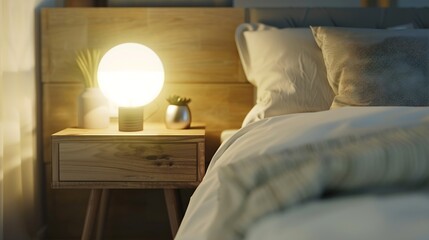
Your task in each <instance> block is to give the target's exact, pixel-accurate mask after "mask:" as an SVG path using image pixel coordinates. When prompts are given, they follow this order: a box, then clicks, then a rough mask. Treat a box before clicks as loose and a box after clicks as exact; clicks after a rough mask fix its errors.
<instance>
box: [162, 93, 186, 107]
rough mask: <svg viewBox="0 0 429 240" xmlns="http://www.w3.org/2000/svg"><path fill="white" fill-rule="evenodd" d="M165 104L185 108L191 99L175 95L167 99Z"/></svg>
mask: <svg viewBox="0 0 429 240" xmlns="http://www.w3.org/2000/svg"><path fill="white" fill-rule="evenodd" d="M167 102H168V103H170V104H171V105H178V106H185V105H188V103H190V102H191V99H190V98H186V97H180V96H177V95H172V96H169V97H168V98H167Z"/></svg>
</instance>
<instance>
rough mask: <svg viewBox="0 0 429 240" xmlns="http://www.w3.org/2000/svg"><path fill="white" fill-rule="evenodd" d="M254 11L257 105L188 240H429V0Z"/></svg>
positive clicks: (249, 45) (209, 184) (197, 201)
mask: <svg viewBox="0 0 429 240" xmlns="http://www.w3.org/2000/svg"><path fill="white" fill-rule="evenodd" d="M247 16H248V21H246V22H245V23H243V24H240V25H239V26H237V30H236V42H237V48H238V52H239V53H240V58H241V62H242V65H243V68H244V71H245V74H246V76H247V79H248V80H249V81H250V82H251V83H252V84H253V85H254V86H255V87H256V90H257V94H256V96H257V98H256V103H255V105H254V107H253V108H252V110H250V111H249V113H248V114H247V116H246V118H245V119H244V121H243V124H242V127H241V128H240V129H239V130H237V131H233V132H232V134H231V135H230V136H228V137H225V138H224V141H223V143H222V145H221V146H220V148H219V149H218V150H217V152H216V154H215V155H214V157H213V158H212V160H211V162H210V165H209V167H208V170H207V173H206V176H205V178H204V180H203V181H202V183H201V184H200V185H199V187H198V188H197V189H196V191H195V193H194V194H193V196H192V198H191V201H190V203H189V206H188V209H187V211H186V214H185V216H184V219H183V221H182V224H181V226H180V228H179V232H178V233H177V235H176V239H231V240H232V239H295V240H297V239H330V240H332V239H429V228H428V227H427V226H429V149H428V146H429V107H428V106H429V31H428V30H427V29H426V28H428V26H429V9H427V8H421V9H376V8H369V9H343V8H341V9H340V8H330V9H327V8H311V9H308V8H285V9H248V10H247ZM230 133H231V132H230Z"/></svg>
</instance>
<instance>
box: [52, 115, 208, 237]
mask: <svg viewBox="0 0 429 240" xmlns="http://www.w3.org/2000/svg"><path fill="white" fill-rule="evenodd" d="M204 149H205V127H204V125H202V124H200V125H198V124H197V125H192V127H191V128H190V129H183V130H170V129H166V128H165V126H164V124H161V123H158V124H156V123H145V125H144V130H143V131H138V132H120V131H118V127H117V124H116V123H115V124H113V123H112V124H111V126H110V127H109V128H107V129H80V128H67V129H64V130H62V131H60V132H57V133H55V134H53V135H52V187H53V188H74V189H77V188H82V189H88V188H89V189H92V190H91V194H90V198H89V201H88V208H87V212H86V217H85V224H84V228H83V233H82V239H90V238H91V234H92V232H93V228H94V225H95V223H97V226H96V228H97V232H96V235H97V237H96V238H101V234H102V228H103V224H104V217H105V209H106V207H107V206H106V205H107V198H108V194H109V189H124V188H141V189H143V188H163V189H164V195H165V201H166V205H167V212H168V217H169V220H170V227H171V232H172V235H173V237H174V236H175V234H176V232H177V230H178V228H179V224H180V221H181V211H180V210H179V204H178V192H177V189H179V188H195V187H197V186H198V184H199V183H200V182H201V180H202V179H203V176H204V174H205V162H204Z"/></svg>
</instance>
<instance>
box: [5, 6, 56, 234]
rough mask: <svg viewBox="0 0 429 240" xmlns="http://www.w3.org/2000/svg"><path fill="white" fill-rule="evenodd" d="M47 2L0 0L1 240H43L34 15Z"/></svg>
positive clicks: (35, 15)
mask: <svg viewBox="0 0 429 240" xmlns="http://www.w3.org/2000/svg"><path fill="white" fill-rule="evenodd" d="M51 2H54V3H55V0H50V1H43V0H0V160H1V161H0V180H1V182H0V190H1V196H0V202H1V209H0V217H1V219H0V221H1V226H0V228H1V229H0V233H1V236H0V239H22V240H25V239H42V238H43V232H44V225H43V204H42V199H43V198H42V195H43V189H42V186H43V184H42V183H43V181H42V179H43V176H42V173H43V171H42V169H43V161H42V159H41V157H38V152H40V151H38V150H37V130H38V128H37V110H36V109H37V108H36V107H37V106H36V105H37V100H36V99H37V98H36V96H37V93H36V86H37V84H36V72H37V71H36V59H37V58H36V39H37V38H36V32H37V31H36V29H37V28H36V23H37V21H36V19H37V18H38V15H37V14H36V13H37V10H38V9H39V8H40V7H41V6H42V5H55V4H54V3H51ZM46 3H50V4H46Z"/></svg>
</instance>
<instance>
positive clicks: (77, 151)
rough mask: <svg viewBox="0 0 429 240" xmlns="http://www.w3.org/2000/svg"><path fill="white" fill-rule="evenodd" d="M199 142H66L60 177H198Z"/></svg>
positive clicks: (62, 147) (61, 151)
mask: <svg viewBox="0 0 429 240" xmlns="http://www.w3.org/2000/svg"><path fill="white" fill-rule="evenodd" d="M197 155H198V151H197V144H196V143H162V144H159V143H141V142H136V143H127V142H105V143H100V142H97V143H91V142H84V143H82V142H63V143H60V144H59V151H58V159H59V164H58V168H59V180H60V181H122V182H123V181H130V182H131V181H158V182H159V181H196V180H197Z"/></svg>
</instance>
